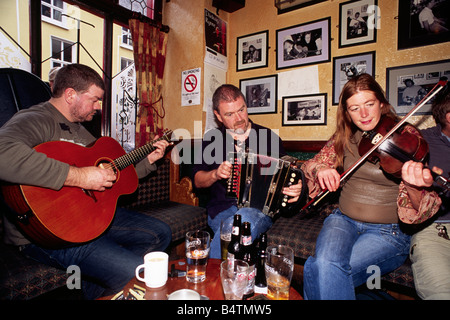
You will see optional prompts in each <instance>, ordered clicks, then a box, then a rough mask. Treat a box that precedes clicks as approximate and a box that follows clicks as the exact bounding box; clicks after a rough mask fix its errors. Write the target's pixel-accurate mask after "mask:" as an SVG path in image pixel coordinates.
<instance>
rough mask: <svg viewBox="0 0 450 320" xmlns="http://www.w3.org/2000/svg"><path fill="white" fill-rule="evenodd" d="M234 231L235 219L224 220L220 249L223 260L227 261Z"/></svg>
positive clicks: (222, 222) (221, 228) (221, 224)
mask: <svg viewBox="0 0 450 320" xmlns="http://www.w3.org/2000/svg"><path fill="white" fill-rule="evenodd" d="M232 229H233V219H226V220H222V221H221V223H220V248H221V255H222V260H226V259H227V252H228V245H229V244H230V241H231V230H232Z"/></svg>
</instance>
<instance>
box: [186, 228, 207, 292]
mask: <svg viewBox="0 0 450 320" xmlns="http://www.w3.org/2000/svg"><path fill="white" fill-rule="evenodd" d="M209 249H210V236H209V233H208V232H206V231H198V230H197V231H189V232H187V233H186V262H187V265H186V280H187V281H189V282H195V283H197V282H202V281H205V279H206V266H207V263H208V256H209Z"/></svg>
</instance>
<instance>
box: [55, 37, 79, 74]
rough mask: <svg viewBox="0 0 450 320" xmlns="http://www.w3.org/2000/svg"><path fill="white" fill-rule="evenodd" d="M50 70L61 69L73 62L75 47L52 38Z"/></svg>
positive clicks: (71, 43) (67, 42) (72, 44)
mask: <svg viewBox="0 0 450 320" xmlns="http://www.w3.org/2000/svg"><path fill="white" fill-rule="evenodd" d="M51 46H52V48H51V50H52V58H51V68H53V67H62V66H65V65H67V64H71V63H74V62H75V58H76V57H75V55H76V54H75V45H74V43H73V42H69V41H64V40H61V39H57V38H54V37H52V41H51Z"/></svg>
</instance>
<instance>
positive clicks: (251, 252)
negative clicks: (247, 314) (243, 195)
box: [237, 222, 256, 300]
mask: <svg viewBox="0 0 450 320" xmlns="http://www.w3.org/2000/svg"><path fill="white" fill-rule="evenodd" d="M250 226H251V225H250V222H244V226H243V230H242V237H241V243H242V250H241V253H240V254H239V255H238V256H237V258H238V259H241V260H244V261H245V262H247V263H248V266H249V271H248V284H247V288H245V291H244V296H243V299H244V300H246V299H248V298H250V297H252V296H253V295H254V294H255V274H256V271H255V263H256V252H255V248H254V245H253V243H252V234H251V231H250Z"/></svg>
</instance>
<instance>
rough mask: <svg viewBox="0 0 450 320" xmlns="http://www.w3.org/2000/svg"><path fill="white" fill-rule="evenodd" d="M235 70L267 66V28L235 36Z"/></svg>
mask: <svg viewBox="0 0 450 320" xmlns="http://www.w3.org/2000/svg"><path fill="white" fill-rule="evenodd" d="M236 48H237V52H236V71H242V70H250V69H257V68H264V67H267V64H268V51H269V30H264V31H261V32H256V33H252V34H248V35H245V36H242V37H238V38H237V45H236Z"/></svg>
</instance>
